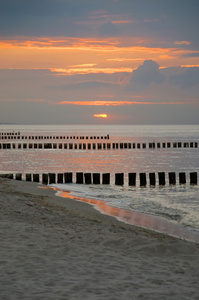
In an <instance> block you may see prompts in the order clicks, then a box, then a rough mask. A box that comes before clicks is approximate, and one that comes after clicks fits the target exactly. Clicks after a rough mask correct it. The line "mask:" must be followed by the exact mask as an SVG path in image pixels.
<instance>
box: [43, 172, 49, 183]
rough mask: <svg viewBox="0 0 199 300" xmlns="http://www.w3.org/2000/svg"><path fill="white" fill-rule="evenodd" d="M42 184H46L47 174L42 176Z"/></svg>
mask: <svg viewBox="0 0 199 300" xmlns="http://www.w3.org/2000/svg"><path fill="white" fill-rule="evenodd" d="M42 183H43V184H46V185H47V184H48V174H42Z"/></svg>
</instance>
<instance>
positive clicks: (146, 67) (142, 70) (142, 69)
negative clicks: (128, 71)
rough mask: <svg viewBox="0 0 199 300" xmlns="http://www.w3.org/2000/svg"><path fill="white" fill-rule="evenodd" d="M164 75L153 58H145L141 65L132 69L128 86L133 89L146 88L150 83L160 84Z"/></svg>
mask: <svg viewBox="0 0 199 300" xmlns="http://www.w3.org/2000/svg"><path fill="white" fill-rule="evenodd" d="M164 79H165V78H164V75H163V74H162V72H161V71H160V69H159V65H158V64H157V63H156V62H155V61H153V60H145V61H144V63H143V65H141V66H139V67H138V68H137V69H136V70H134V71H133V74H132V78H131V82H130V86H131V88H133V89H143V88H147V87H148V86H149V85H151V84H157V85H158V84H162V83H163V82H164Z"/></svg>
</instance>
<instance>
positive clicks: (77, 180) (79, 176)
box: [76, 172, 84, 184]
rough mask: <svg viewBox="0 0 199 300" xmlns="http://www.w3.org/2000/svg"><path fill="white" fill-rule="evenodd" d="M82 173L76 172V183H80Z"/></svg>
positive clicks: (81, 181)
mask: <svg viewBox="0 0 199 300" xmlns="http://www.w3.org/2000/svg"><path fill="white" fill-rule="evenodd" d="M83 178H84V177H83V173H82V172H77V173H76V183H78V184H82V183H83Z"/></svg>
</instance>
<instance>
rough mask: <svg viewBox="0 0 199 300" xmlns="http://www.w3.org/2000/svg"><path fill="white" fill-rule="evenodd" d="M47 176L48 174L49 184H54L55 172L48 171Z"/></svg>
mask: <svg viewBox="0 0 199 300" xmlns="http://www.w3.org/2000/svg"><path fill="white" fill-rule="evenodd" d="M48 176H49V184H54V183H56V180H55V178H56V176H55V173H49V174H48Z"/></svg>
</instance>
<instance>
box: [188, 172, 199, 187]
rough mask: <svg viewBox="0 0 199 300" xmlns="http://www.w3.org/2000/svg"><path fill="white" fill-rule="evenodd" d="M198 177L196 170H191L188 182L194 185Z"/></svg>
mask: <svg viewBox="0 0 199 300" xmlns="http://www.w3.org/2000/svg"><path fill="white" fill-rule="evenodd" d="M197 181H198V178H197V172H191V173H190V184H192V185H195V184H197Z"/></svg>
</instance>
